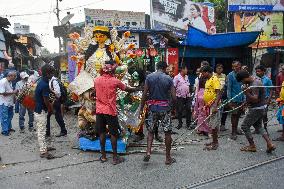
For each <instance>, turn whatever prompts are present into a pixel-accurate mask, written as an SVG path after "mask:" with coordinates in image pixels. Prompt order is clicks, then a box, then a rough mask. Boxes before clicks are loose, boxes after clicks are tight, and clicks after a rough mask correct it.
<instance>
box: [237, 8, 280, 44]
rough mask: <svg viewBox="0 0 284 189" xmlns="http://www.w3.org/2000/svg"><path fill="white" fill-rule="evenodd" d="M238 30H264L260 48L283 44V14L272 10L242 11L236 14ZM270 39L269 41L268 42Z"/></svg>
mask: <svg viewBox="0 0 284 189" xmlns="http://www.w3.org/2000/svg"><path fill="white" fill-rule="evenodd" d="M234 26H235V31H236V32H241V31H262V33H261V36H260V38H259V40H260V41H261V43H259V48H263V47H274V46H278V45H281V46H282V44H283V43H282V42H281V40H282V39H283V14H282V13H272V12H242V13H235V14H234ZM268 41H269V42H268Z"/></svg>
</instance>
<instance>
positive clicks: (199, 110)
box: [193, 61, 211, 136]
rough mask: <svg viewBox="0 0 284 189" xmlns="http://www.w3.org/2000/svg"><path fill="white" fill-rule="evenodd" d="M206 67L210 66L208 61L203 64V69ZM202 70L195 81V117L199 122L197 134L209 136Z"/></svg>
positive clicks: (198, 71) (204, 79) (198, 70)
mask: <svg viewBox="0 0 284 189" xmlns="http://www.w3.org/2000/svg"><path fill="white" fill-rule="evenodd" d="M204 66H209V63H208V62H207V61H203V62H201V68H202V67H204ZM201 68H198V69H197V70H196V75H197V76H198V77H197V78H196V80H195V87H194V88H195V102H194V113H193V117H194V119H195V120H197V126H198V128H197V134H200V135H204V136H208V135H209V133H210V132H211V129H210V128H209V126H208V122H207V121H205V119H206V117H207V114H206V112H205V111H204V106H205V105H204V99H203V97H204V90H205V83H206V80H207V79H206V78H204V77H203V76H202V74H201V72H200V70H201Z"/></svg>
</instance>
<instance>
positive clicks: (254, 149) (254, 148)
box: [240, 146, 256, 152]
mask: <svg viewBox="0 0 284 189" xmlns="http://www.w3.org/2000/svg"><path fill="white" fill-rule="evenodd" d="M240 150H241V151H243V152H256V147H251V146H244V147H242V148H241V149H240Z"/></svg>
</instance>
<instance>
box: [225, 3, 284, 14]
mask: <svg viewBox="0 0 284 189" xmlns="http://www.w3.org/2000/svg"><path fill="white" fill-rule="evenodd" d="M228 9H229V11H230V12H239V11H255V12H260V11H280V12H281V11H284V0H228Z"/></svg>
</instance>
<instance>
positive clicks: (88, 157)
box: [0, 115, 284, 189]
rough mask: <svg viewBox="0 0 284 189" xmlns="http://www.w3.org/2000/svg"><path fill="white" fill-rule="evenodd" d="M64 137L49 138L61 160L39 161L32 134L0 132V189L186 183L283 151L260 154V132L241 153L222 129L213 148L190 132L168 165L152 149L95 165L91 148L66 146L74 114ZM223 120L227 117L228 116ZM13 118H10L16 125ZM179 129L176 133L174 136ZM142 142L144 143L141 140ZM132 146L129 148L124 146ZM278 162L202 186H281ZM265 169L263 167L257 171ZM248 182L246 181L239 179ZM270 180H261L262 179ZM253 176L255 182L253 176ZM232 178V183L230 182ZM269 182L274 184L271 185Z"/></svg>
mask: <svg viewBox="0 0 284 189" xmlns="http://www.w3.org/2000/svg"><path fill="white" fill-rule="evenodd" d="M65 120H66V122H67V125H68V130H69V133H70V134H69V135H68V136H67V137H63V138H52V141H51V143H52V145H53V146H55V147H56V148H57V150H56V155H61V156H62V157H61V158H57V159H54V160H45V159H40V158H39V155H38V147H37V142H36V135H35V133H29V132H26V133H25V134H20V133H19V132H18V129H17V132H16V133H15V134H13V135H12V136H10V137H3V136H0V154H1V156H2V159H3V162H2V163H3V164H6V165H2V166H1V165H0V189H37V188H40V187H41V188H68V189H72V188H164V189H168V188H179V187H183V186H187V185H190V184H192V183H195V182H198V181H200V180H204V179H207V178H212V177H213V176H216V175H221V174H224V173H226V172H230V171H233V170H237V169H240V168H243V167H247V166H249V165H253V164H256V163H259V162H262V161H265V160H267V159H270V158H274V157H277V156H280V155H283V154H284V143H279V142H278V143H276V144H277V147H278V148H277V151H276V152H275V153H274V154H272V155H267V154H266V153H265V148H266V146H265V143H264V142H263V140H262V138H261V137H260V136H255V137H256V143H257V145H258V152H256V153H253V154H251V153H243V152H240V151H239V148H240V147H241V146H242V145H244V144H245V142H246V141H245V139H244V136H241V137H239V139H238V140H237V141H231V140H229V139H228V135H226V134H228V133H229V132H228V133H223V135H225V136H223V137H222V138H221V139H220V145H221V146H220V148H219V150H217V151H214V152H207V151H203V150H202V148H203V144H204V143H205V142H207V140H206V139H205V138H204V137H200V136H196V135H192V136H190V138H191V139H197V138H199V139H203V140H202V141H201V142H197V143H195V144H191V145H183V146H182V147H184V148H183V149H179V150H177V151H174V152H173V156H174V157H175V158H176V159H177V163H176V164H174V165H172V166H166V165H164V160H165V158H164V153H155V154H154V155H153V156H152V158H151V160H150V162H149V163H144V162H143V161H142V159H143V154H132V155H128V156H125V157H126V159H127V161H126V162H125V163H124V164H121V165H117V166H113V165H111V163H110V162H107V163H104V164H102V163H100V162H98V161H96V159H97V158H98V157H99V154H98V153H95V152H82V151H80V150H77V149H73V148H72V147H74V146H76V145H77V142H76V133H77V131H78V129H77V128H76V117H75V116H73V115H66V117H65ZM228 121H229V120H228ZM52 123H53V133H52V134H57V132H58V127H57V126H56V124H55V123H54V120H53V121H52ZM17 124H18V120H17V119H15V120H14V128H17ZM270 125H275V126H271V127H270V128H269V130H270V132H271V135H272V137H276V136H278V135H279V133H276V130H277V129H278V127H277V126H276V125H277V124H276V120H273V121H271V122H270ZM184 131H185V130H183V129H182V130H179V131H177V132H178V133H179V135H175V136H174V137H179V136H180V135H181V133H183V132H184ZM145 142H146V141H144V143H145ZM128 150H129V151H131V150H134V149H133V148H130V149H128ZM281 162H282V163H283V161H279V162H276V163H275V164H271V165H269V166H271V168H272V170H274V171H270V170H269V169H268V168H265V167H261V168H259V169H255V170H252V171H249V172H247V173H243V174H240V175H236V176H234V177H229V178H227V179H225V180H221V181H218V182H216V183H211V184H212V185H211V184H210V185H208V186H204V188H218V187H221V188H228V187H226V186H229V188H234V187H235V188H241V187H239V186H241V185H240V184H243V187H244V188H255V186H256V184H258V186H259V188H267V187H270V188H271V189H272V188H273V189H274V188H275V189H276V188H283V187H280V186H283V185H281V183H280V181H279V182H278V181H277V180H276V179H278V178H283V166H281ZM262 170H266V171H262ZM247 177H249V178H250V179H251V180H250V181H246V180H244V178H247ZM266 177H268V178H270V179H269V180H264V178H266ZM258 179H259V180H258ZM235 181H236V182H235ZM271 183H279V184H278V185H273V186H272V185H271Z"/></svg>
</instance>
